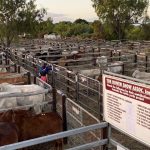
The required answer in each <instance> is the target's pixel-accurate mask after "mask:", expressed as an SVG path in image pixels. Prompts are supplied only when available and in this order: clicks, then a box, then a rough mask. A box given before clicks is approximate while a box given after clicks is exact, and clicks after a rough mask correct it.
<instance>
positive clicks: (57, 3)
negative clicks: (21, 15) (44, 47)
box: [36, 0, 150, 23]
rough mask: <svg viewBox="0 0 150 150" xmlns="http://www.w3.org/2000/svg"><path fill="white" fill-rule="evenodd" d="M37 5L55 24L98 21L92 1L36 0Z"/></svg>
mask: <svg viewBox="0 0 150 150" xmlns="http://www.w3.org/2000/svg"><path fill="white" fill-rule="evenodd" d="M36 3H37V6H38V8H46V9H47V17H51V18H52V19H53V22H54V23H57V22H59V21H74V20H76V19H78V18H81V19H86V20H87V21H94V20H96V19H98V17H97V15H96V13H95V10H94V8H93V7H92V1H91V0H36ZM149 15H150V7H149Z"/></svg>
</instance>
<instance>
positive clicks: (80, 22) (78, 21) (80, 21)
mask: <svg viewBox="0 0 150 150" xmlns="http://www.w3.org/2000/svg"><path fill="white" fill-rule="evenodd" d="M74 23H75V24H77V23H79V24H89V23H88V22H87V21H86V20H84V19H80V18H79V19H76V20H75V21H74Z"/></svg>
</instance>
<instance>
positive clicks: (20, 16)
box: [0, 0, 46, 46]
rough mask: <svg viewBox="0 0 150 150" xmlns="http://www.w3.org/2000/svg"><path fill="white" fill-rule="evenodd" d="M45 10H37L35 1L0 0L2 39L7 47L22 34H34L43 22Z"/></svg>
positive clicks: (0, 30) (0, 35) (0, 32)
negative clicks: (40, 22)
mask: <svg viewBox="0 0 150 150" xmlns="http://www.w3.org/2000/svg"><path fill="white" fill-rule="evenodd" d="M45 13H46V11H45V9H42V10H38V9H36V5H35V0H28V1H27V0H0V38H1V41H2V42H3V43H5V44H6V45H7V46H9V45H10V43H11V42H12V40H13V39H14V38H16V37H17V36H18V34H21V33H24V32H26V33H32V32H33V31H34V30H35V26H36V24H37V23H38V22H39V21H42V18H43V17H44V14H45Z"/></svg>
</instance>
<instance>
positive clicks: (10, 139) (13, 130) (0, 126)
mask: <svg viewBox="0 0 150 150" xmlns="http://www.w3.org/2000/svg"><path fill="white" fill-rule="evenodd" d="M16 142H18V129H17V126H16V125H15V124H13V123H7V122H0V146H4V145H8V144H13V143H16Z"/></svg>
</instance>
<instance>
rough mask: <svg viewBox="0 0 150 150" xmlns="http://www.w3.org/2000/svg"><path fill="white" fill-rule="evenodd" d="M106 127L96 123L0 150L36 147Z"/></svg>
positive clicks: (105, 123)
mask: <svg viewBox="0 0 150 150" xmlns="http://www.w3.org/2000/svg"><path fill="white" fill-rule="evenodd" d="M106 127H108V123H107V122H102V123H98V124H94V125H90V126H86V127H81V128H77V129H73V130H69V131H65V132H60V133H57V134H52V135H48V136H43V137H40V138H36V139H32V140H28V141H23V142H19V143H15V144H10V145H6V146H2V147H0V150H16V149H20V148H25V147H28V146H33V145H37V144H42V143H46V142H50V141H54V140H57V139H60V138H64V137H69V136H73V135H77V134H81V133H85V132H89V131H91V130H96V129H102V128H106Z"/></svg>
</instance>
